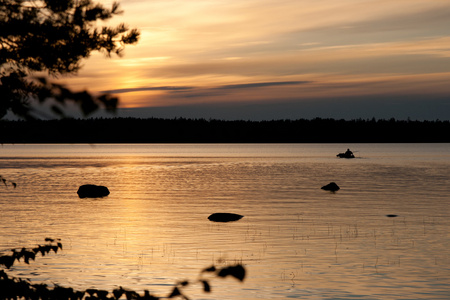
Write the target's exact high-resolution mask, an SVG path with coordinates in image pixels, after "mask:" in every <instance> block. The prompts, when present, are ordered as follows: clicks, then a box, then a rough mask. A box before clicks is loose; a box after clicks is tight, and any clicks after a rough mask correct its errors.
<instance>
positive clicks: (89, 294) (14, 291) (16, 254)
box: [0, 238, 246, 300]
mask: <svg viewBox="0 0 450 300" xmlns="http://www.w3.org/2000/svg"><path fill="white" fill-rule="evenodd" d="M45 242H46V244H45V245H38V246H36V247H34V248H31V249H27V248H21V249H20V250H18V249H11V252H12V254H10V255H2V256H0V266H1V265H3V266H4V267H5V268H6V269H10V268H11V267H12V266H13V265H14V263H15V262H16V261H17V262H20V260H21V259H23V261H24V262H25V263H26V264H29V263H30V259H31V260H35V258H36V255H37V254H41V256H45V255H47V254H49V253H50V252H51V251H53V252H55V253H58V250H62V248H63V246H62V244H61V240H60V239H53V238H46V239H45ZM204 273H212V274H213V275H215V276H217V277H222V278H223V277H228V276H231V277H234V278H235V279H237V280H239V281H241V282H242V281H244V279H245V275H246V273H245V268H244V267H243V266H242V265H239V264H238V265H235V266H227V267H223V268H217V267H215V266H211V267H209V268H206V269H204V270H202V271H201V272H200V276H199V279H197V280H194V281H188V280H185V281H181V282H178V283H176V284H175V286H174V287H173V289H172V291H171V292H170V293H169V294H168V296H166V297H162V298H177V297H179V298H182V299H189V298H188V297H187V296H186V295H185V294H184V293H183V287H186V286H188V285H190V284H194V283H200V284H201V285H202V287H203V291H204V292H205V293H210V292H211V285H210V283H209V281H208V280H207V279H204V278H203V277H202V274H204ZM124 295H125V297H126V299H127V300H158V299H161V298H160V297H157V296H154V295H151V294H150V292H149V291H148V290H145V291H144V294H143V295H140V294H139V293H137V292H136V291H133V290H128V289H124V288H123V287H119V288H117V289H114V290H113V291H112V292H109V291H106V290H100V289H92V288H91V289H86V290H84V291H77V290H75V289H74V288H71V287H62V286H59V285H54V287H50V286H48V285H46V284H43V283H41V284H32V283H31V282H30V281H29V280H28V279H22V278H18V277H13V276H9V275H8V273H7V272H6V271H5V270H0V300H6V299H8V300H9V299H26V300H28V299H30V300H35V299H42V300H44V299H49V300H50V299H55V300H56V299H58V300H61V299H68V300H69V299H70V300H76V299H79V300H82V299H85V300H108V299H111V300H113V299H116V300H117V299H121V298H122V297H123V296H124Z"/></svg>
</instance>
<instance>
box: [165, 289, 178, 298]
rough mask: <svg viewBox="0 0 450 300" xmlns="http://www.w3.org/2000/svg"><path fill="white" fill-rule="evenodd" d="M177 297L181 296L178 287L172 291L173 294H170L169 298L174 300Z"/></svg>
mask: <svg viewBox="0 0 450 300" xmlns="http://www.w3.org/2000/svg"><path fill="white" fill-rule="evenodd" d="M177 296H181V293H180V290H179V289H178V288H177V287H174V288H173V290H172V293H170V295H169V296H167V298H174V297H177Z"/></svg>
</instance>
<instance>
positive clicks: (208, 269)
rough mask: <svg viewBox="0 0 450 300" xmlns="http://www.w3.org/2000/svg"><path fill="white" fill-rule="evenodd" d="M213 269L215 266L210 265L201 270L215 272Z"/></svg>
mask: <svg viewBox="0 0 450 300" xmlns="http://www.w3.org/2000/svg"><path fill="white" fill-rule="evenodd" d="M215 271H216V267H215V266H211V267H209V268H206V269H204V270H203V271H202V272H215Z"/></svg>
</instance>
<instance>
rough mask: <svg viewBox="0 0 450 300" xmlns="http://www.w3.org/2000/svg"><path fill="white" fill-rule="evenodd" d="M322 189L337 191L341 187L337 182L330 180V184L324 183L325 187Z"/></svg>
mask: <svg viewBox="0 0 450 300" xmlns="http://www.w3.org/2000/svg"><path fill="white" fill-rule="evenodd" d="M321 189H322V190H325V191H331V192H336V191H337V190H339V189H340V187H339V186H338V185H337V184H336V183H334V182H330V183H329V184H327V185H324V186H323V187H321Z"/></svg>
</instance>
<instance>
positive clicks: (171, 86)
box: [64, 0, 450, 120]
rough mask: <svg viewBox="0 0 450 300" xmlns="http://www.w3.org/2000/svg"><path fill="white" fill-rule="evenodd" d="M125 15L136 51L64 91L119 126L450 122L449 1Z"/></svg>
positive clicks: (198, 6) (270, 0)
mask: <svg viewBox="0 0 450 300" xmlns="http://www.w3.org/2000/svg"><path fill="white" fill-rule="evenodd" d="M100 2H101V3H105V4H108V3H111V2H110V1H100ZM120 3H121V7H122V9H123V10H124V14H123V15H121V16H119V17H116V18H115V19H114V22H125V23H127V24H128V25H130V26H131V27H136V28H139V29H140V31H141V40H140V42H139V43H138V44H137V45H136V46H129V47H128V48H127V49H126V51H125V55H124V57H122V58H118V57H114V58H112V59H107V58H105V57H104V55H102V54H94V55H92V56H91V58H89V59H88V60H85V61H84V62H83V64H84V67H83V69H82V70H81V71H80V72H79V73H78V75H77V76H75V77H70V78H65V79H64V81H65V82H66V83H68V84H70V85H71V86H72V87H74V88H76V89H88V90H90V91H92V92H104V91H108V92H112V93H115V94H116V95H117V96H119V97H120V100H121V107H122V109H121V113H120V114H121V115H123V116H138V117H163V118H165V117H189V118H192V117H194V118H219V119H253V120H262V119H284V118H290V119H298V118H313V117H332V118H346V119H353V118H360V117H361V118H372V117H375V118H391V117H394V118H397V119H406V118H408V117H410V118H411V119H429V120H430V119H432V120H435V119H441V120H442V119H450V1H448V0H395V1H392V0H375V1H374V0H341V1H335V0H258V1H256V0H239V1H235V0H227V1H219V0H195V1H194V0H193V1H184V0H183V1H181V0H180V1H169V0H164V1H162V0H161V1H160V0H151V1H150V0H122V1H120Z"/></svg>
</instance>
